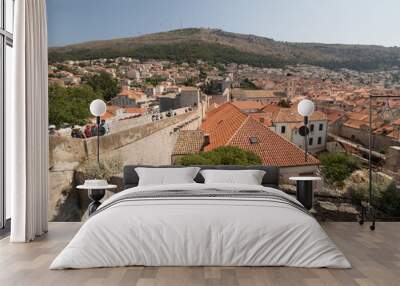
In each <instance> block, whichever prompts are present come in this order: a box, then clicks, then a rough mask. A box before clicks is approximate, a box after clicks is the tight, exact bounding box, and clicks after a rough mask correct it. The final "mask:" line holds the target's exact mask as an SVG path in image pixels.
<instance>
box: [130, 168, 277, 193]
mask: <svg viewBox="0 0 400 286" xmlns="http://www.w3.org/2000/svg"><path fill="white" fill-rule="evenodd" d="M136 167H152V168H182V167H184V166H150V165H127V166H125V167H124V178H123V185H124V190H125V189H129V188H133V187H136V186H137V185H138V183H139V176H138V174H137V173H136V171H135V168H136ZM195 167H199V168H201V169H202V170H205V169H217V170H263V171H265V175H264V177H263V180H262V185H263V186H265V187H272V188H279V168H278V167H275V166H236V165H225V166H222V165H221V166H195ZM194 180H195V181H196V182H197V183H204V178H203V176H202V175H201V174H200V173H199V174H198V175H197V176H196V178H194Z"/></svg>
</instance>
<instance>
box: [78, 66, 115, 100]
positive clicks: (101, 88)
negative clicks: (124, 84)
mask: <svg viewBox="0 0 400 286" xmlns="http://www.w3.org/2000/svg"><path fill="white" fill-rule="evenodd" d="M85 82H86V84H88V85H89V86H91V87H92V89H93V90H94V92H95V93H97V94H99V95H100V96H101V98H103V99H104V100H105V101H109V100H111V99H112V98H114V97H116V96H117V94H118V93H119V91H120V89H119V87H118V81H117V80H116V79H114V78H113V77H112V76H111V75H110V74H108V73H106V72H101V73H99V74H95V75H92V76H89V77H87V78H85Z"/></svg>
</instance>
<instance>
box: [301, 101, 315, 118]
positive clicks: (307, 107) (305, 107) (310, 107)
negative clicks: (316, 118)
mask: <svg viewBox="0 0 400 286" xmlns="http://www.w3.org/2000/svg"><path fill="white" fill-rule="evenodd" d="M297 111H298V112H299V114H300V115H301V116H304V117H307V116H310V115H311V114H313V113H314V103H313V102H312V101H311V100H309V99H303V100H302V101H300V103H299V105H298V106H297Z"/></svg>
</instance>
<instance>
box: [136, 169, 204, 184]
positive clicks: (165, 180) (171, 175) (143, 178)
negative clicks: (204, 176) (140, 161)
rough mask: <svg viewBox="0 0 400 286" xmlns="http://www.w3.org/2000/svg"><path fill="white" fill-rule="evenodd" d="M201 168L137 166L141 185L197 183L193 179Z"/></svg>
mask: <svg viewBox="0 0 400 286" xmlns="http://www.w3.org/2000/svg"><path fill="white" fill-rule="evenodd" d="M199 170H200V168H198V167H187V168H146V167H137V168H135V171H136V173H137V174H138V176H139V184H138V185H139V186H150V185H171V184H187V183H195V181H194V180H193V179H194V178H195V177H196V175H197V173H198V172H199Z"/></svg>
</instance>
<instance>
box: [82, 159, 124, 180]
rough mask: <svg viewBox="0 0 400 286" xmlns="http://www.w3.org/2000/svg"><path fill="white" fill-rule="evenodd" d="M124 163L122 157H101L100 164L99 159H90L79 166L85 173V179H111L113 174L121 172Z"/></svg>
mask: <svg viewBox="0 0 400 286" xmlns="http://www.w3.org/2000/svg"><path fill="white" fill-rule="evenodd" d="M122 165H123V163H122V158H120V157H112V158H105V159H101V160H100V164H98V163H97V160H88V161H85V162H84V163H83V164H82V165H81V166H80V167H79V171H81V172H82V173H83V177H84V179H85V180H93V179H104V180H109V179H110V178H111V176H113V175H116V174H119V173H121V170H122V167H123V166H122Z"/></svg>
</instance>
